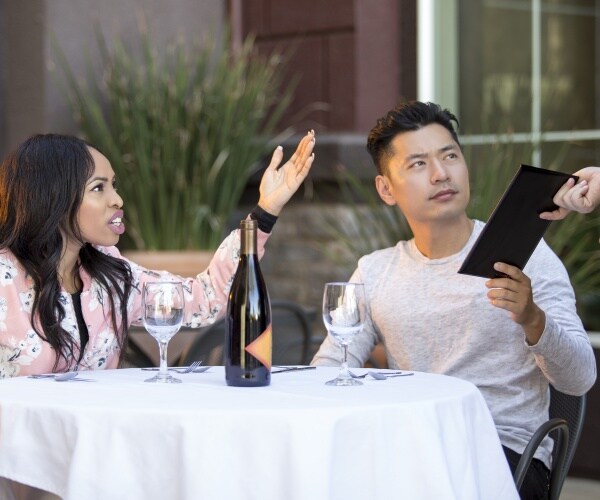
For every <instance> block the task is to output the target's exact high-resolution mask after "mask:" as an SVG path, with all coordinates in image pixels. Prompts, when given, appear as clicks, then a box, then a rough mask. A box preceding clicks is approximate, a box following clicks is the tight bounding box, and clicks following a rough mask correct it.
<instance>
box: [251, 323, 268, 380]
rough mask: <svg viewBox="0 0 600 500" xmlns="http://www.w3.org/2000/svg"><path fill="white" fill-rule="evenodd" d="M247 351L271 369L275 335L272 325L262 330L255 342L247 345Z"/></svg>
mask: <svg viewBox="0 0 600 500" xmlns="http://www.w3.org/2000/svg"><path fill="white" fill-rule="evenodd" d="M246 352H247V353H248V354H250V355H251V356H254V357H255V358H256V359H258V360H259V361H260V362H261V363H262V364H263V365H265V366H266V367H267V368H268V369H269V370H270V369H271V359H272V355H273V335H272V329H271V325H269V326H268V327H267V329H266V330H265V331H264V332H262V333H261V334H260V335H259V336H258V337H256V338H255V339H254V341H253V342H251V343H250V344H248V345H247V346H246Z"/></svg>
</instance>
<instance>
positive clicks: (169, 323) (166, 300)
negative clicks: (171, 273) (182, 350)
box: [142, 281, 184, 384]
mask: <svg viewBox="0 0 600 500" xmlns="http://www.w3.org/2000/svg"><path fill="white" fill-rule="evenodd" d="M142 300H143V306H144V328H145V329H146V331H147V332H148V333H149V334H150V335H152V336H153V337H154V338H155V339H156V341H157V342H158V348H159V350H160V368H159V371H158V374H157V375H156V376H155V377H152V378H149V379H147V380H146V382H161V383H175V384H177V383H181V380H180V379H178V378H175V377H173V376H171V374H170V373H169V371H168V366H167V346H168V344H169V341H170V340H171V338H172V337H173V335H175V334H176V333H177V332H178V331H179V328H180V327H181V323H182V321H183V305H184V298H183V285H182V284H181V282H179V281H158V282H153V283H146V284H145V285H144V290H143V292H142Z"/></svg>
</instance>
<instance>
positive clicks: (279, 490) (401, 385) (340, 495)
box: [0, 367, 518, 500]
mask: <svg viewBox="0 0 600 500" xmlns="http://www.w3.org/2000/svg"><path fill="white" fill-rule="evenodd" d="M336 371H337V370H336V369H333V368H318V369H316V370H306V371H300V372H288V373H281V374H273V375H272V383H271V385H270V386H268V387H261V388H235V387H228V386H226V385H225V381H224V374H223V368H222V367H213V368H211V370H210V371H209V372H207V373H201V374H186V375H178V377H179V378H181V379H183V381H184V382H183V383H182V384H179V385H157V384H145V383H144V382H143V380H144V379H145V378H148V377H149V375H151V372H147V371H141V370H139V369H127V370H109V371H97V372H85V374H83V375H84V376H85V377H87V378H93V379H95V380H97V381H96V382H66V383H65V382H63V383H57V382H54V381H52V380H47V379H42V380H40V379H37V380H35V379H29V378H24V377H20V378H15V379H6V380H1V381H0V476H3V477H7V478H10V479H13V480H15V481H19V482H21V483H25V484H28V485H31V486H35V487H38V488H41V489H44V490H47V491H51V492H53V493H56V494H58V495H60V496H61V497H63V498H64V499H65V500H94V499H99V500H100V499H102V500H108V499H110V500H119V499H123V500H137V499H139V500H153V499H156V500H170V499H173V500H185V499H190V500H199V499H236V500H244V499H260V500H270V499H272V500H293V499H297V500H319V499H323V500H325V499H345V500H351V499H361V500H365V499H371V498H381V499H386V500H387V499H390V498H397V499H423V500H432V499H435V500H440V499H456V500H468V499H499V500H507V499H512V498H515V499H516V498H518V496H517V493H516V491H515V489H514V485H513V482H512V478H511V475H510V471H509V468H508V465H507V464H506V460H505V458H504V455H503V453H502V449H501V447H500V442H499V440H498V437H497V434H496V431H495V428H494V425H493V422H492V419H491V416H490V414H489V411H488V409H487V407H486V405H485V402H484V400H483V397H482V396H481V394H480V393H479V391H478V390H477V388H476V387H475V386H473V385H472V384H470V383H468V382H465V381H462V380H459V379H456V378H451V377H445V376H441V375H431V374H424V373H417V374H415V375H414V376H412V377H398V378H392V379H388V380H385V381H377V380H372V379H370V378H367V379H365V380H364V382H365V383H364V385H363V386H359V387H331V386H325V385H324V382H325V381H326V380H328V379H330V378H333V377H334V376H335V373H336ZM357 371H360V370H357Z"/></svg>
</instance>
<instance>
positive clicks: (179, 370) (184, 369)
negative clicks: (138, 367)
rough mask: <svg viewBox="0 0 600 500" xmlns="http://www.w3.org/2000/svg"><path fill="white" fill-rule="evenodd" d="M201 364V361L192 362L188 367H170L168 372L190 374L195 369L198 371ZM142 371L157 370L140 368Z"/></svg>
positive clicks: (154, 368)
mask: <svg viewBox="0 0 600 500" xmlns="http://www.w3.org/2000/svg"><path fill="white" fill-rule="evenodd" d="M201 364H202V361H194V362H193V363H192V364H190V366H186V367H181V368H173V367H171V368H169V370H171V371H174V372H177V373H192V372H193V371H196V369H198V368H199V367H200V365H201ZM142 370H148V371H156V370H159V368H156V367H152V368H142Z"/></svg>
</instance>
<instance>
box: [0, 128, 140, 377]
mask: <svg viewBox="0 0 600 500" xmlns="http://www.w3.org/2000/svg"><path fill="white" fill-rule="evenodd" d="M89 148H90V146H89V145H88V144H86V142H85V141H82V140H81V139H78V138H76V137H71V136H65V135H58V134H44V135H41V134H40V135H35V136H33V137H30V138H29V139H27V140H26V141H25V142H24V143H22V144H21V145H20V146H19V147H18V148H17V150H16V151H14V152H13V153H11V154H9V155H8V156H7V157H6V159H5V160H4V161H3V162H2V165H1V166H0V248H5V249H9V250H10V251H11V252H12V253H13V254H14V255H15V257H16V258H17V259H18V260H19V262H20V263H21V265H22V266H23V267H24V268H25V271H26V272H27V274H28V275H29V276H31V278H32V279H33V283H34V291H35V297H34V300H33V304H32V308H31V324H32V327H33V329H34V330H35V332H36V333H37V334H38V335H39V337H40V338H41V339H42V340H44V341H46V342H48V343H49V344H50V345H51V346H52V347H53V348H54V350H55V351H56V353H57V356H56V361H55V363H54V370H56V369H57V366H58V364H59V362H60V359H61V358H62V359H64V360H65V361H66V362H67V363H68V362H69V361H70V360H72V359H73V358H74V357H75V356H76V353H75V348H76V344H75V342H74V339H73V338H72V337H71V335H69V333H68V332H67V331H66V330H64V329H63V328H62V326H61V322H62V320H63V319H64V317H65V309H64V307H63V305H62V303H61V301H60V300H59V299H60V292H61V284H60V280H59V276H58V265H59V262H60V258H61V255H62V253H63V248H64V245H65V244H66V241H65V236H66V235H74V236H75V237H76V238H78V239H79V240H80V241H82V243H83V239H82V237H81V231H80V228H79V225H78V223H77V214H78V212H79V207H80V206H81V202H82V200H83V194H84V191H85V186H86V183H87V181H88V179H89V178H90V177H91V175H92V174H93V173H94V168H95V167H94V160H93V158H92V155H91V154H90V149H89ZM79 265H80V266H81V268H83V269H84V270H85V271H87V272H88V273H89V274H90V276H91V277H92V278H93V279H94V280H96V281H97V282H98V283H99V284H100V285H101V287H102V288H103V289H104V290H105V291H106V292H107V295H108V299H109V304H108V307H109V309H110V317H111V322H112V326H113V329H114V331H115V333H116V336H117V339H118V344H119V348H120V351H121V359H122V358H123V356H124V352H125V348H126V343H127V324H128V321H127V302H128V299H129V295H130V292H131V288H132V281H133V279H132V274H131V269H130V268H129V265H128V264H127V263H126V262H125V261H123V260H120V259H117V258H114V257H111V256H109V255H106V254H104V253H102V252H100V251H98V250H97V249H96V248H94V247H93V246H92V245H90V244H89V243H85V244H84V245H83V246H82V248H81V250H80V252H79ZM106 306H107V304H103V307H106ZM116 311H119V313H120V317H121V321H120V324H119V321H117V315H116ZM105 313H106V309H105Z"/></svg>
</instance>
